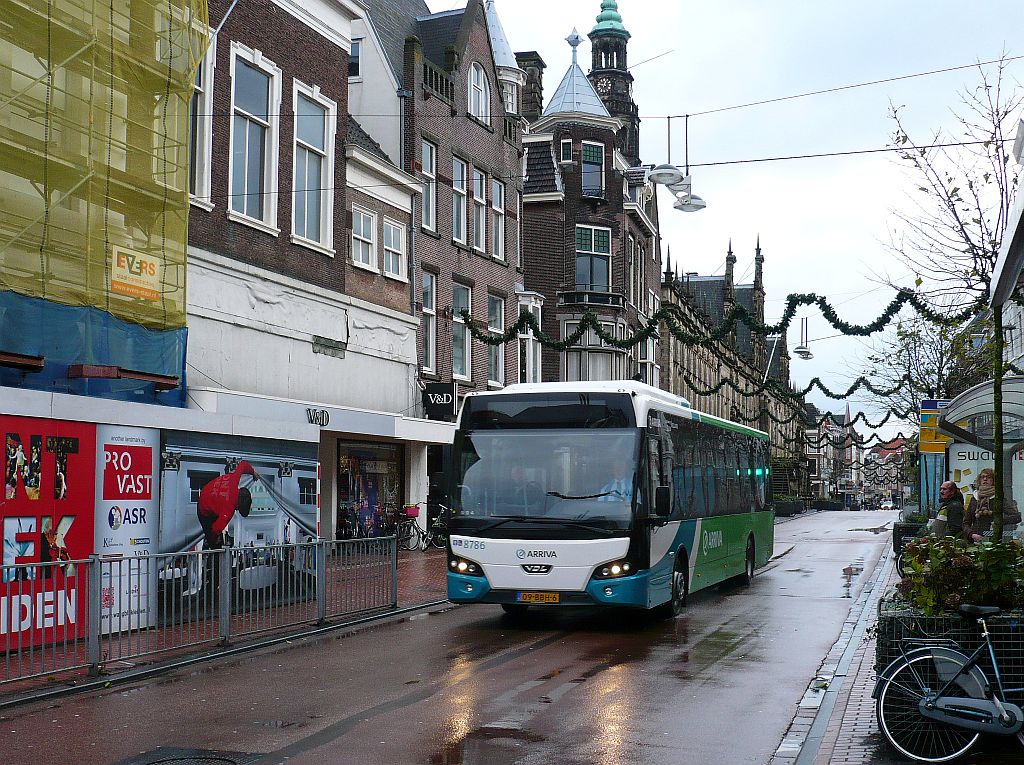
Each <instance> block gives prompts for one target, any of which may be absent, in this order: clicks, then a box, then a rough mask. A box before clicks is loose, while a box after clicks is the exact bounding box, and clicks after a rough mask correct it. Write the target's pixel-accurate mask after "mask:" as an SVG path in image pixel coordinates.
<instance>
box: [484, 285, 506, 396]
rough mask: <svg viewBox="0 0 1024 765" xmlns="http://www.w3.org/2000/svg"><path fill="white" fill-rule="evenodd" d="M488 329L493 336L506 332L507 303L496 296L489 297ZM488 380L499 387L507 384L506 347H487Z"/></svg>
mask: <svg viewBox="0 0 1024 765" xmlns="http://www.w3.org/2000/svg"><path fill="white" fill-rule="evenodd" d="M487 329H488V330H490V332H492V333H493V334H496V335H501V334H504V332H505V301H504V300H503V299H502V298H500V297H495V296H494V295H488V296H487ZM487 352H488V358H487V380H488V382H492V383H495V384H497V385H504V384H505V346H504V345H488V346H487Z"/></svg>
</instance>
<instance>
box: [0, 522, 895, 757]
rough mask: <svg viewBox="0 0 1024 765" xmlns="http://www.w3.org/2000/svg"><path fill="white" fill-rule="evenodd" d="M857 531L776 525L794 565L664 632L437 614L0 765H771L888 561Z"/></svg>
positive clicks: (830, 525)
mask: <svg viewBox="0 0 1024 765" xmlns="http://www.w3.org/2000/svg"><path fill="white" fill-rule="evenodd" d="M850 520H851V515H850V514H843V513H821V514H817V515H814V516H811V517H801V518H798V519H796V520H793V521H791V522H787V523H785V524H781V525H779V526H778V527H777V529H776V538H777V542H778V545H777V549H778V550H780V551H782V550H785V549H787V548H790V547H792V549H791V550H790V551H789V552H787V553H786V554H785V555H784V556H783V557H781V558H779V559H778V560H776V561H774V562H772V563H770V564H769V566H768V567H766V568H765V569H763V570H762V571H760V572H759V573H758V575H757V576H756V577H755V579H754V582H753V584H752V586H750V587H749V588H748V587H742V586H739V585H725V586H723V587H721V588H715V589H712V590H710V591H707V592H703V593H699V594H697V595H695V596H693V597H692V598H691V600H690V604H689V606H688V608H687V610H686V611H685V612H684V615H683V616H682V617H680V618H678V619H676V620H674V621H669V622H664V621H656V620H653V619H651V618H648V617H646V616H645V615H643V614H640V613H637V612H632V611H596V610H589V609H582V610H576V611H559V610H544V609H536V610H533V611H531V612H529V613H527V614H526V616H525V618H522V619H520V620H517V621H514V620H511V619H510V618H509V617H507V616H505V615H504V614H503V612H502V611H501V610H500V609H499V608H498V607H496V606H475V607H461V608H448V609H438V610H436V611H434V612H433V613H430V614H423V615H420V616H418V617H416V618H412V619H406V620H403V621H400V622H394V623H390V624H382V625H378V626H376V627H374V628H371V629H365V630H363V631H361V632H357V633H353V634H347V635H334V636H332V637H330V638H321V639H319V640H315V641H314V640H308V641H296V643H295V644H294V645H292V646H288V647H286V648H285V649H280V650H276V651H266V652H264V653H261V654H251V655H247V656H245V657H243V658H238V659H235V660H233V661H231V662H223V663H219V664H217V665H211V666H208V667H204V668H203V669H201V670H198V671H193V672H182V673H180V674H178V675H174V676H170V677H167V678H164V679H163V680H161V681H160V682H149V683H140V684H139V685H138V686H136V687H133V688H129V689H127V690H125V689H123V688H121V689H117V690H111V691H109V692H107V693H105V694H102V695H99V696H93V697H82V698H69V699H66V700H64V701H61V702H60V703H59V704H57V705H56V706H55V708H51V709H28V708H26V709H23V710H20V711H17V712H14V713H11V714H9V715H8V719H6V720H4V721H3V726H5V730H4V732H5V734H6V733H7V731H8V730H10V731H12V732H13V733H14V735H5V746H6V745H7V744H8V742H9V743H10V745H9V748H8V749H7V751H6V752H5V758H4V762H5V765H6V764H7V763H10V765H16V764H20V763H26V764H27V763H33V765H36V764H37V763H39V762H54V761H58V760H61V759H64V758H66V754H67V753H66V751H65V750H66V746H67V742H69V741H75V742H79V746H78V747H77V749H78V752H76V755H75V763H76V765H91V764H92V763H96V765H109V763H114V762H119V761H121V760H124V759H126V758H130V757H132V756H136V755H138V754H139V753H140V752H148V751H151V750H153V749H155V748H157V747H160V746H175V747H196V748H205V749H210V750H221V751H242V752H254V753H260V754H263V755H265V756H264V757H263V759H262V760H261V762H263V763H265V764H266V765H270V764H271V763H283V762H285V761H287V762H288V763H289V764H290V765H315V764H317V763H324V764H325V765H326V764H327V763H331V765H337V763H349V762H352V763H360V764H363V763H388V764H389V765H391V764H398V763H410V764H412V763H417V764H419V763H431V764H436V765H490V764H493V765H498V764H499V763H500V764H501V765H506V764H507V763H517V765H574V764H577V763H579V764H580V765H582V764H583V763H586V764H587V765H592V764H594V763H602V764H604V763H607V764H608V765H622V764H625V763H651V762H664V763H681V762H685V763H689V762H715V763H719V762H720V763H748V762H749V763H764V762H767V760H768V759H769V757H770V756H771V754H772V752H774V751H775V749H776V748H777V746H778V744H779V741H780V740H781V738H782V735H783V733H784V731H785V730H786V727H787V726H788V724H789V721H790V720H791V719H792V717H793V714H794V712H795V710H796V706H797V704H798V703H799V701H800V699H801V696H802V695H803V692H804V690H805V689H806V687H807V683H808V681H809V680H810V679H811V678H812V677H814V675H815V674H816V673H817V671H818V669H819V666H820V664H821V661H822V658H823V657H824V656H825V655H826V653H827V652H828V650H829V648H830V647H831V645H832V643H833V642H834V641H835V640H836V638H837V636H838V635H839V632H840V628H841V625H842V623H843V621H844V619H845V618H846V616H847V614H848V612H849V607H850V604H851V601H850V598H856V597H857V595H858V593H859V592H860V590H861V588H862V586H863V579H864V577H863V576H862V572H864V571H871V570H873V568H874V565H875V562H876V561H877V559H878V556H879V553H880V552H881V550H882V549H883V545H884V544H885V542H886V539H887V538H886V537H885V536H883V535H878V534H874V533H871V532H870V531H864V530H857V531H851V530H850V528H849V527H850V526H851V525H856V524H851V523H850ZM51 721H52V722H51ZM41 730H46V731H47V732H48V734H47V735H46V736H40V735H39V731H41Z"/></svg>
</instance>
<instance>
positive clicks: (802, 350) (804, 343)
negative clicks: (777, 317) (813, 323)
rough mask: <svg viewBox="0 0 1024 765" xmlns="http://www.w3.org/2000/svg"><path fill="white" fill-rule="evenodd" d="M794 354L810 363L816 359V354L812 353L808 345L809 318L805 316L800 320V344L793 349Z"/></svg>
mask: <svg viewBox="0 0 1024 765" xmlns="http://www.w3.org/2000/svg"><path fill="white" fill-rule="evenodd" d="M793 353H795V354H796V355H797V356H799V357H800V358H802V359H803V360H804V361H810V360H811V359H813V358H814V354H813V353H811V348H810V346H809V345H808V340H807V317H806V316H804V317H802V318H801V319H800V344H799V345H798V346H797V347H796V348H794V349H793Z"/></svg>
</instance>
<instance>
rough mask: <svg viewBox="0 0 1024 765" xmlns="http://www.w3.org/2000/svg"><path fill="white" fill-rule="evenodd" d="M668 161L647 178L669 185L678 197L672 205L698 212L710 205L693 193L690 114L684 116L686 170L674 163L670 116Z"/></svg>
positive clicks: (653, 169) (685, 210) (652, 171)
mask: <svg viewBox="0 0 1024 765" xmlns="http://www.w3.org/2000/svg"><path fill="white" fill-rule="evenodd" d="M667 119H668V162H666V163H665V164H661V165H657V166H655V167H653V168H652V169H651V171H650V172H649V173H648V174H647V180H649V181H651V183H659V184H661V185H662V186H667V187H668V190H669V191H671V192H672V194H673V195H674V196H675V198H676V202H675V204H674V205H672V206H673V207H674V208H675V209H677V210H681V211H682V212H698V211H700V210H703V209H704V208H705V207H707V206H708V204H707V202H705V201H704V200H703V199H701V198H700V197H699V196H697V195H696V194H694V193H693V190H692V185H691V179H690V115H689V114H687V115H685V116H684V120H685V123H684V124H685V129H684V132H683V134H684V139H685V143H684V150H685V155H686V156H685V162H686V165H685V171H682V170H680V169H679V168H678V167H676V166H675V165H673V164H672V118H671V117H668V118H667Z"/></svg>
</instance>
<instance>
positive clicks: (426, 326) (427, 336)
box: [420, 271, 437, 372]
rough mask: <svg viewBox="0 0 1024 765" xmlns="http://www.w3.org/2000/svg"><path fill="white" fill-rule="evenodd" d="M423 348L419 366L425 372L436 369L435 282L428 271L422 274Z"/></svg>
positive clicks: (421, 320) (421, 325) (421, 321)
mask: <svg viewBox="0 0 1024 765" xmlns="http://www.w3.org/2000/svg"><path fill="white" fill-rule="evenodd" d="M420 328H421V329H422V332H423V339H422V342H423V347H422V348H421V352H420V364H421V365H422V367H423V370H424V371H425V372H433V371H434V370H435V369H436V368H437V366H436V365H437V353H436V348H437V280H436V277H435V276H434V275H433V274H432V273H430V271H424V272H423V313H422V316H421V317H420Z"/></svg>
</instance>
